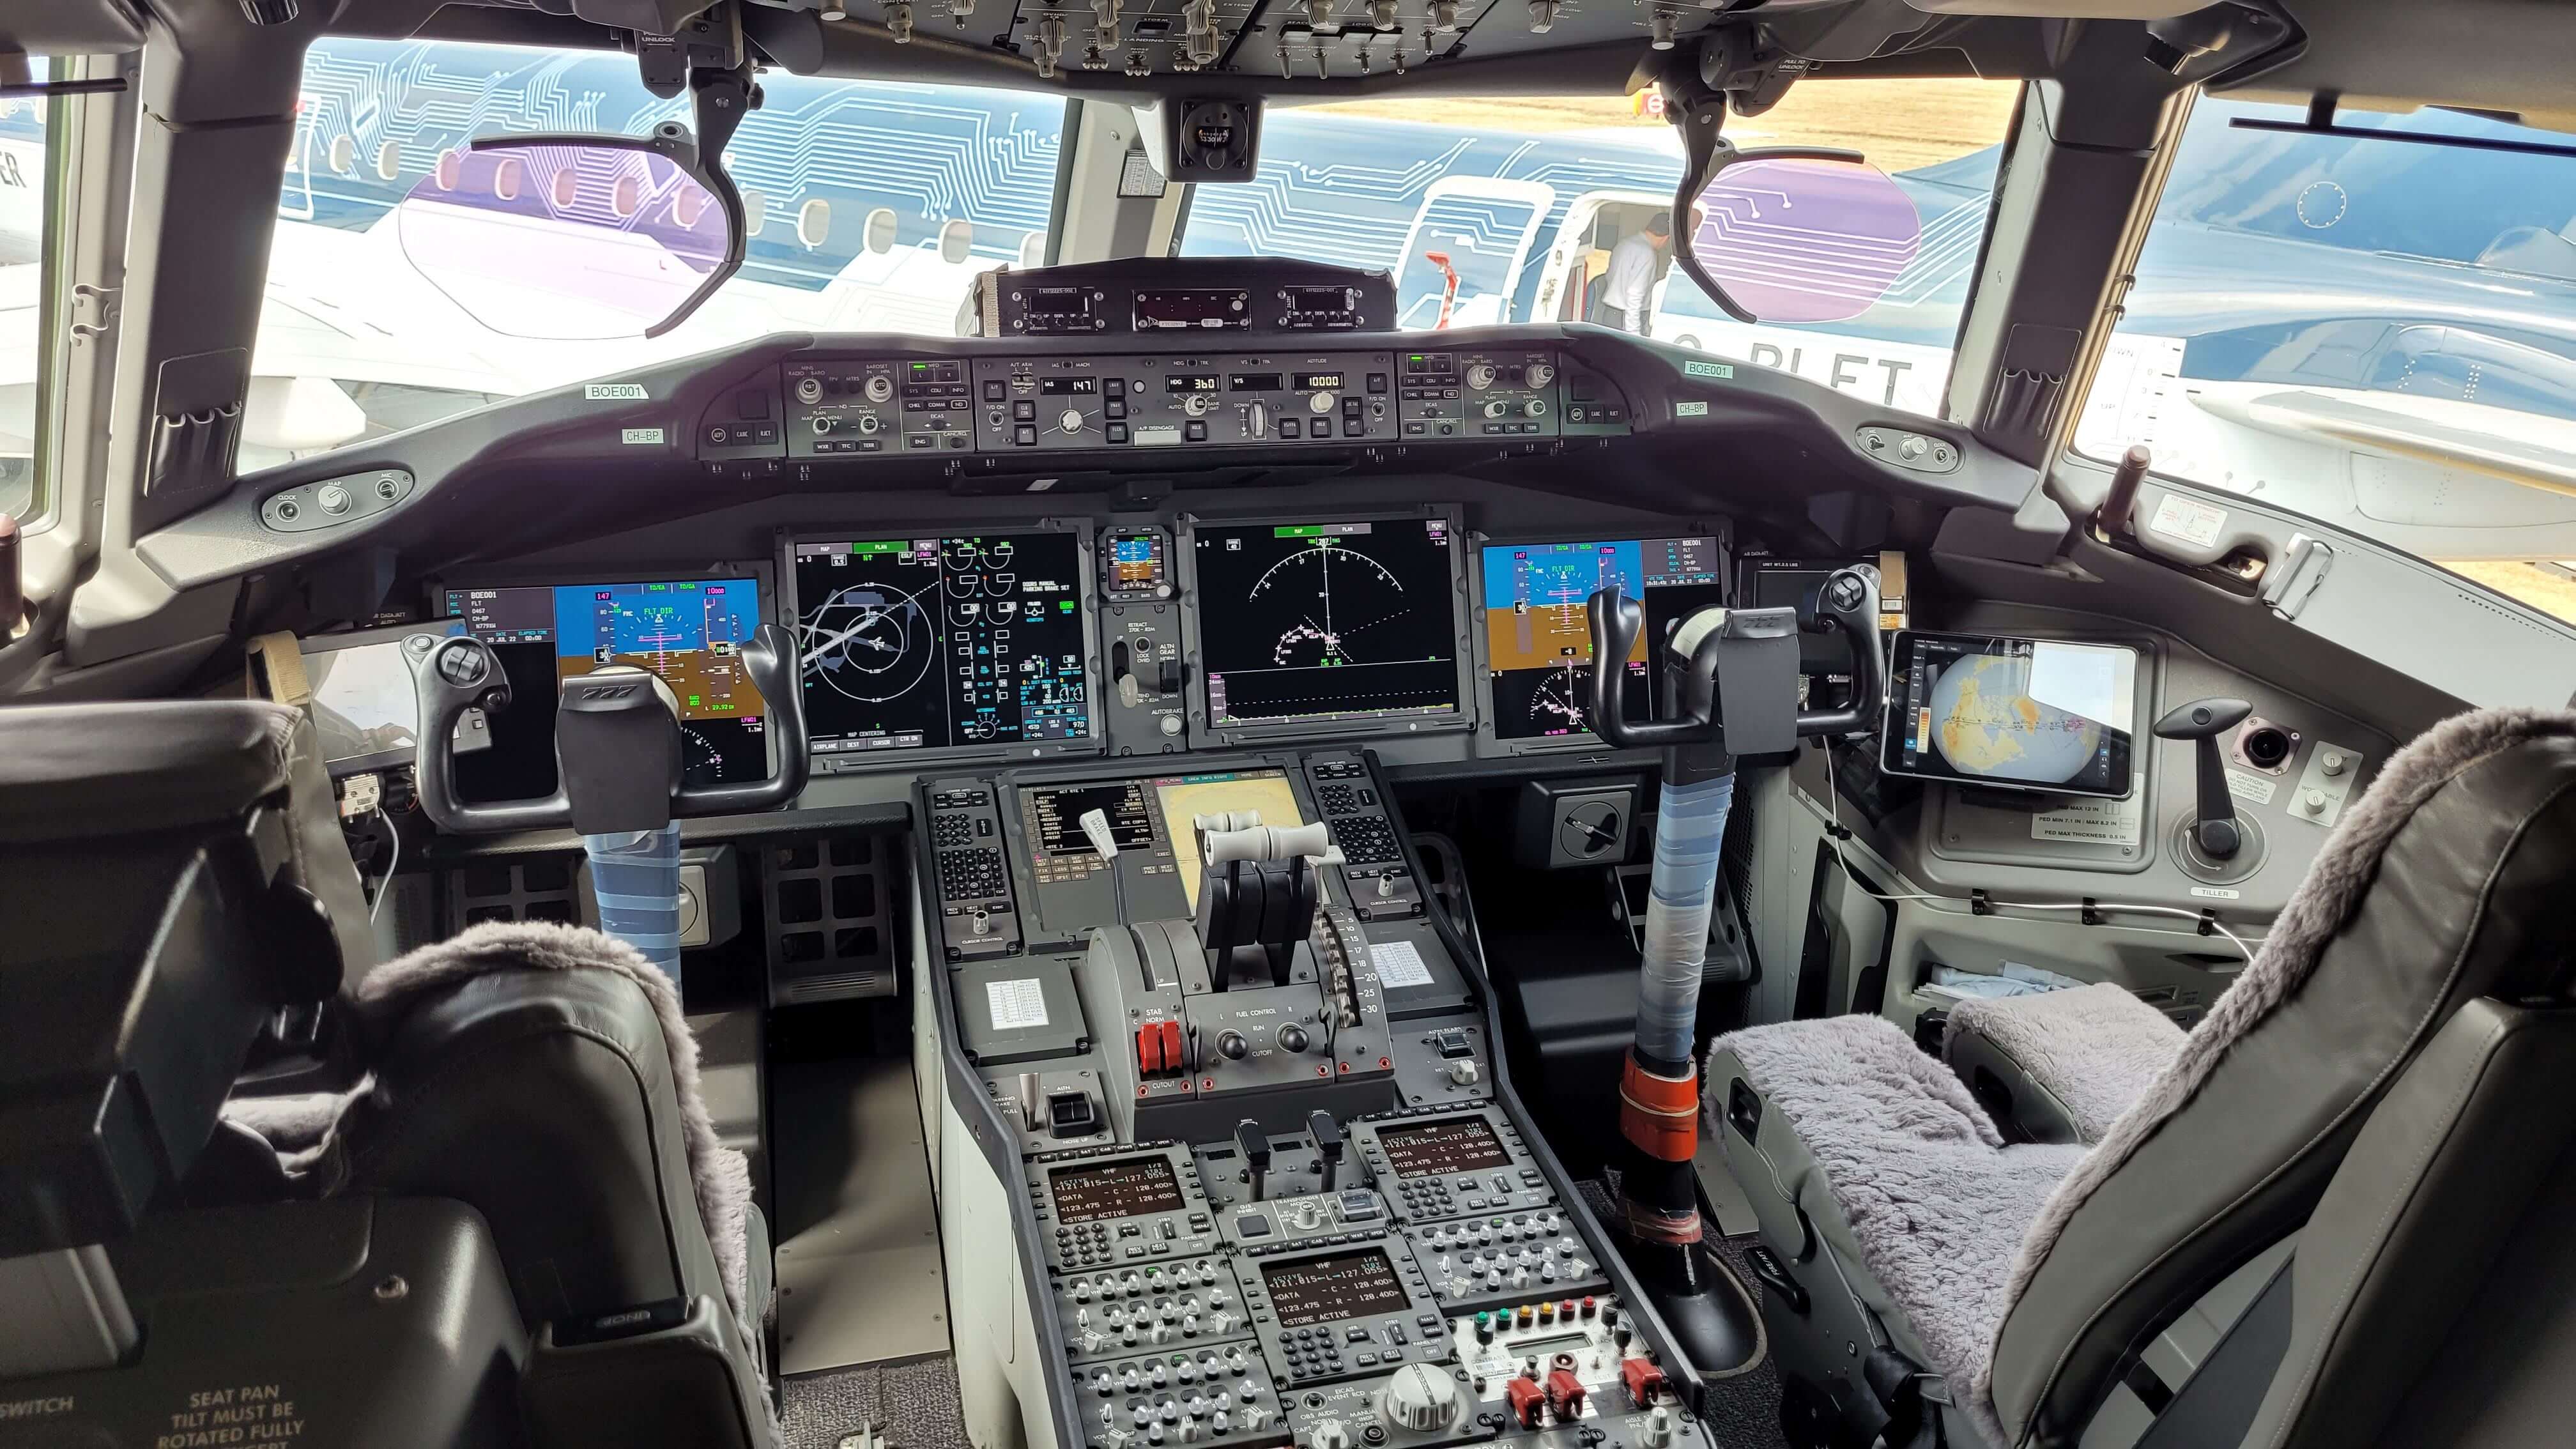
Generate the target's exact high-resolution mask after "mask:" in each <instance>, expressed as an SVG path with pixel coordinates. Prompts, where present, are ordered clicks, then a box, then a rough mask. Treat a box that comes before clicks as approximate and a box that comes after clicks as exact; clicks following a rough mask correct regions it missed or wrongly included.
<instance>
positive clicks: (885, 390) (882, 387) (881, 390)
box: [864, 372, 894, 402]
mask: <svg viewBox="0 0 2576 1449" xmlns="http://www.w3.org/2000/svg"><path fill="white" fill-rule="evenodd" d="M864 391H865V392H866V393H867V397H868V401H870V402H884V401H885V400H886V399H887V398H890V397H892V396H894V379H893V378H890V377H888V376H886V375H885V374H884V373H882V372H877V373H870V374H869V375H868V385H867V387H866V388H865V389H864Z"/></svg>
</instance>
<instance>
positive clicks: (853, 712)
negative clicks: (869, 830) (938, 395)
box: [794, 531, 1092, 754]
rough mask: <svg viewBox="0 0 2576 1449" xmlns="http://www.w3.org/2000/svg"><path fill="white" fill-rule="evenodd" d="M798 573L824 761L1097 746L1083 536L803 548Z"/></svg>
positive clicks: (800, 628)
mask: <svg viewBox="0 0 2576 1449" xmlns="http://www.w3.org/2000/svg"><path fill="white" fill-rule="evenodd" d="M794 563H795V582H796V626H797V643H798V645H799V648H800V651H801V653H802V654H803V658H804V664H803V669H804V684H805V726H806V730H807V732H808V733H809V734H810V735H811V736H812V738H813V742H814V752H815V753H817V754H840V753H847V752H853V751H871V750H902V749H922V748H930V749H939V748H946V747H955V746H967V747H972V746H979V745H1012V744H1023V743H1030V742H1034V741H1041V740H1079V739H1088V738H1089V737H1090V736H1091V732H1092V723H1091V690H1090V682H1089V680H1088V679H1087V678H1086V675H1085V669H1084V650H1085V648H1086V647H1087V646H1086V643H1085V633H1084V629H1083V620H1082V588H1081V576H1082V559H1081V545H1080V542H1079V540H1078V539H1077V538H1076V537H1075V535H1073V534H1071V533H1067V532H1042V531H1033V532H1028V533H1007V534H981V535H976V536H972V537H963V538H915V539H889V540H877V541H865V540H862V541H841V540H812V541H799V542H798V543H796V544H795V546H794Z"/></svg>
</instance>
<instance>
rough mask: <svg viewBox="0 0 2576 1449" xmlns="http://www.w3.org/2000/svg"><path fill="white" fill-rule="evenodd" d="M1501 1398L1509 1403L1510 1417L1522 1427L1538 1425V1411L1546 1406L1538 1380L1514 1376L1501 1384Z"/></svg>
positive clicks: (1543, 1392)
mask: <svg viewBox="0 0 2576 1449" xmlns="http://www.w3.org/2000/svg"><path fill="white" fill-rule="evenodd" d="M1503 1398H1504V1400H1505V1402H1507V1403H1509V1404H1510V1405H1511V1410H1512V1417H1513V1418H1514V1419H1515V1420H1518V1421H1519V1423H1520V1426H1521V1427H1522V1428H1524V1429H1535V1428H1537V1427H1538V1419H1539V1411H1540V1410H1542V1409H1544V1408H1546V1407H1547V1394H1546V1392H1545V1391H1544V1390H1542V1389H1540V1388H1539V1386H1538V1380H1536V1379H1525V1378H1514V1379H1513V1380H1512V1381H1511V1382H1510V1383H1508V1384H1505V1385H1503Z"/></svg>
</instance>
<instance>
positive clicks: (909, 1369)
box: [778, 1353, 972, 1449]
mask: <svg viewBox="0 0 2576 1449" xmlns="http://www.w3.org/2000/svg"><path fill="white" fill-rule="evenodd" d="M781 1400H782V1402H781V1403H780V1406H779V1413H778V1417H779V1420H780V1422H781V1423H782V1424H784V1425H785V1426H786V1429H787V1446H788V1449H839V1446H840V1445H841V1444H842V1443H843V1441H845V1440H851V1438H852V1436H853V1435H863V1434H865V1433H866V1432H867V1431H869V1430H871V1429H873V1430H874V1431H875V1432H874V1436H873V1440H874V1444H876V1445H881V1446H883V1449H972V1446H971V1445H969V1443H968V1442H967V1439H966V1421H965V1420H964V1419H963V1418H960V1417H959V1416H958V1412H957V1361H956V1359H954V1358H953V1357H951V1356H949V1355H947V1354H944V1353H943V1354H940V1355H938V1356H937V1357H935V1358H917V1359H907V1360H904V1361H901V1362H894V1363H872V1364H868V1365H866V1366H865V1367H862V1368H852V1369H840V1370H836V1371H834V1372H830V1373H819V1374H805V1375H801V1376H799V1377H796V1378H791V1379H789V1380H787V1381H786V1384H785V1385H784V1387H783V1388H782V1390H781ZM854 1442H855V1441H854Z"/></svg>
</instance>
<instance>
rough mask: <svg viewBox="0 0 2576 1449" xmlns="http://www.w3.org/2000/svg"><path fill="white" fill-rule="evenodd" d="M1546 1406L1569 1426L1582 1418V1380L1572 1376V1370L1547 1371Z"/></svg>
mask: <svg viewBox="0 0 2576 1449" xmlns="http://www.w3.org/2000/svg"><path fill="white" fill-rule="evenodd" d="M1547 1406H1548V1407H1549V1408H1551V1409H1554V1410H1556V1417H1557V1418H1558V1419H1560V1420H1562V1421H1564V1422H1566V1423H1569V1424H1571V1423H1573V1422H1574V1421H1575V1420H1577V1419H1580V1418H1582V1417H1583V1380H1581V1379H1578V1378H1576V1377H1575V1376H1574V1370H1572V1369H1550V1370H1548V1375H1547Z"/></svg>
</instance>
